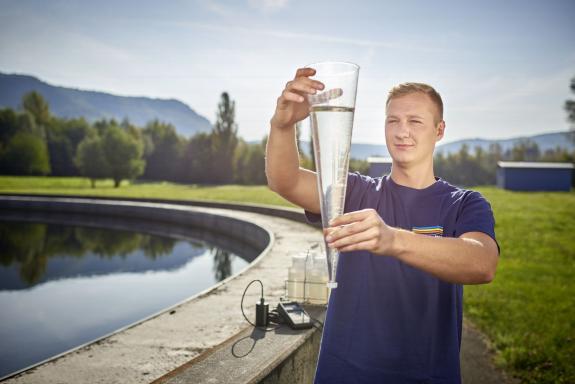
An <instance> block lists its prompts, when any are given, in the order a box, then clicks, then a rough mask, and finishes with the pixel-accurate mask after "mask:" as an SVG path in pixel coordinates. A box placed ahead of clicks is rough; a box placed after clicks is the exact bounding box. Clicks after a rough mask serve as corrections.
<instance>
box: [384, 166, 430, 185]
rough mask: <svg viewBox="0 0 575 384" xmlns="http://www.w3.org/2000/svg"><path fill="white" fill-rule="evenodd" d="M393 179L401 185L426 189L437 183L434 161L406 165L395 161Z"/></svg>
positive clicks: (392, 172)
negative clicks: (422, 164)
mask: <svg viewBox="0 0 575 384" xmlns="http://www.w3.org/2000/svg"><path fill="white" fill-rule="evenodd" d="M391 179H392V180H393V181H394V182H395V183H396V184H399V185H403V186H405V187H409V188H414V189H424V188H427V187H429V186H430V185H432V184H433V183H435V175H434V173H433V163H430V164H429V165H424V166H412V167H404V166H401V165H400V164H396V163H395V162H394V163H393V166H392V167H391Z"/></svg>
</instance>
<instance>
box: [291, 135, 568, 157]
mask: <svg viewBox="0 0 575 384" xmlns="http://www.w3.org/2000/svg"><path fill="white" fill-rule="evenodd" d="M574 138H575V131H563V132H554V133H543V134H539V135H534V136H521V137H514V138H511V139H503V140H488V139H464V140H457V141H453V142H451V143H445V144H441V145H438V146H437V147H436V149H435V153H443V154H448V153H454V152H458V151H459V150H460V149H461V147H463V145H467V147H468V148H469V151H470V152H473V151H474V149H475V147H481V148H482V149H484V150H489V146H490V145H491V144H496V143H497V144H499V145H501V148H502V150H503V151H505V150H507V149H511V148H512V147H513V146H514V145H515V144H517V143H519V142H521V141H524V140H530V141H532V142H535V143H537V145H538V146H539V150H540V151H541V152H545V151H546V150H548V149H555V148H557V147H561V148H564V149H567V150H568V151H571V152H572V151H575V140H574ZM301 145H302V150H303V151H304V153H306V154H307V155H308V156H309V153H310V143H309V141H303V142H302V143H301ZM370 156H389V152H388V151H387V147H386V146H385V145H377V144H362V143H352V144H351V157H352V158H355V159H361V160H366V159H367V158H368V157H370Z"/></svg>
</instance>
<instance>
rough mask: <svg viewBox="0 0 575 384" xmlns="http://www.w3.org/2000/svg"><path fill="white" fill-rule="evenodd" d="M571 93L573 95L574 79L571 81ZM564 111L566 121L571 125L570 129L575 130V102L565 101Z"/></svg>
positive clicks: (574, 90)
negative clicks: (565, 112)
mask: <svg viewBox="0 0 575 384" xmlns="http://www.w3.org/2000/svg"><path fill="white" fill-rule="evenodd" d="M570 88H571V92H573V93H575V77H573V78H572V79H571V87H570ZM565 111H567V119H568V120H569V122H570V123H571V128H572V129H573V128H575V100H567V101H565Z"/></svg>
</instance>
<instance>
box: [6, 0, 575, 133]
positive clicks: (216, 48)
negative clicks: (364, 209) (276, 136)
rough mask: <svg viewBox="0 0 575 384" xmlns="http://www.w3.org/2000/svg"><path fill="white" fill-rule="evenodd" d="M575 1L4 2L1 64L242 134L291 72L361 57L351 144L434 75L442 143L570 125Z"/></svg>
mask: <svg viewBox="0 0 575 384" xmlns="http://www.w3.org/2000/svg"><path fill="white" fill-rule="evenodd" d="M573 15H575V1H572V0H567V1H559V0H548V1H543V0H541V1H529V0H525V1H515V0H506V1H491V0H489V1H481V2H471V1H441V0H438V1H433V2H431V1H423V0H419V1H394V2H390V1H361V0H356V1H353V2H351V1H338V0H331V1H329V0H328V1H323V0H318V1H313V0H310V1H305V0H301V1H299V0H245V1H239V0H238V1H217V0H174V1H169V2H167V1H166V2H159V1H111V0H102V1H98V2H88V1H58V0H52V1H29V0H20V1H17V0H14V1H7V0H0V71H2V72H7V73H24V74H31V75H34V76H37V77H39V78H41V79H43V80H45V81H48V82H50V83H52V84H55V85H63V86H72V87H75V88H82V89H90V90H99V91H105V92H111V93H115V94H120V95H135V96H150V97H158V98H176V99H179V100H182V101H184V102H185V103H187V104H188V105H190V106H191V107H192V108H193V109H194V110H196V111H197V112H199V113H200V114H202V115H204V116H206V117H207V118H208V119H210V120H211V121H213V120H214V118H215V110H216V105H217V103H218V100H219V96H220V94H221V92H222V91H227V92H229V93H230V95H231V97H232V98H233V99H234V100H236V104H237V120H238V124H239V133H240V135H241V136H242V137H244V138H245V139H248V140H255V139H260V138H262V137H263V136H264V135H265V134H266V132H267V130H268V122H269V119H270V117H271V115H272V114H273V110H274V107H275V101H276V98H277V96H278V95H279V93H280V92H281V90H282V89H283V86H284V84H285V83H286V81H288V80H289V79H290V78H292V77H293V74H294V72H295V69H296V68H298V67H299V66H304V65H306V64H308V63H313V62H317V61H324V60H342V61H351V62H355V63H357V64H359V65H360V67H361V70H360V76H359V85H358V96H357V105H356V119H355V124H354V134H353V141H354V142H363V143H381V144H383V143H384V142H385V139H384V132H383V129H384V128H383V120H384V113H385V111H384V103H385V97H386V93H387V91H388V90H389V88H391V87H392V86H393V85H395V84H397V83H399V82H404V81H420V82H427V83H429V84H431V85H433V86H435V87H436V89H437V90H438V91H439V92H440V93H441V95H442V96H443V98H444V103H445V120H446V122H447V130H446V137H445V139H444V140H445V141H454V140H458V139H462V138H472V137H483V138H507V137H513V136H519V135H531V134H535V133H544V132H555V131H559V130H565V129H568V128H569V126H568V123H567V121H566V114H565V112H564V111H563V109H562V106H563V103H564V101H565V100H566V99H567V98H569V97H575V96H574V95H571V94H570V91H569V80H570V78H571V77H573V76H575V23H574V22H573Z"/></svg>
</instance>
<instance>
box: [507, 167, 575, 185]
mask: <svg viewBox="0 0 575 384" xmlns="http://www.w3.org/2000/svg"><path fill="white" fill-rule="evenodd" d="M572 177H573V164H571V163H530V162H524V161H500V162H498V163H497V186H498V187H499V188H503V189H509V190H511V191H569V190H571V180H572Z"/></svg>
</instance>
